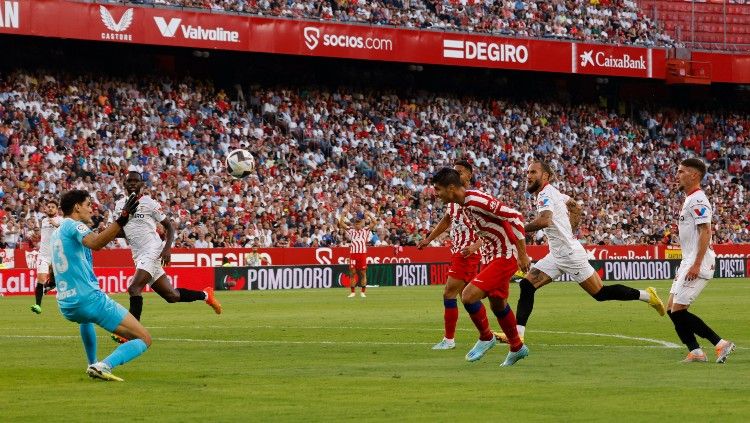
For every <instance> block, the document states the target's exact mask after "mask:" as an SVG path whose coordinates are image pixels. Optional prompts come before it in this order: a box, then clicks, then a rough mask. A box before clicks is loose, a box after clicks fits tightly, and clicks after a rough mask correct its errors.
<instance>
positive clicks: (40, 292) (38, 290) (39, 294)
mask: <svg viewBox="0 0 750 423" xmlns="http://www.w3.org/2000/svg"><path fill="white" fill-rule="evenodd" d="M43 297H44V284H43V283H39V282H37V283H36V286H35V287H34V299H35V300H36V305H38V306H41V305H42V298H43Z"/></svg>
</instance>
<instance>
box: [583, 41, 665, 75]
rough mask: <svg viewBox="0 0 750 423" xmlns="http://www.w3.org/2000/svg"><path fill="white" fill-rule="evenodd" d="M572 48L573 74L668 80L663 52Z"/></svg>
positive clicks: (603, 46) (589, 46) (588, 46)
mask: <svg viewBox="0 0 750 423" xmlns="http://www.w3.org/2000/svg"><path fill="white" fill-rule="evenodd" d="M571 46H572V49H573V53H572V56H571V61H572V62H571V68H572V72H573V73H583V74H588V75H614V76H631V77H639V78H659V79H664V77H665V69H666V68H665V63H666V53H665V50H663V49H650V48H639V47H622V46H615V45H611V44H583V43H577V44H576V43H574V44H571Z"/></svg>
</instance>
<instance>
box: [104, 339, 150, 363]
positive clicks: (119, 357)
mask: <svg viewBox="0 0 750 423" xmlns="http://www.w3.org/2000/svg"><path fill="white" fill-rule="evenodd" d="M147 349H148V346H147V345H146V343H145V342H143V340H141V339H133V340H132V341H128V342H126V343H124V344H122V345H120V346H119V347H117V348H116V349H115V350H114V351H112V354H110V355H109V356H107V358H105V359H104V360H102V362H103V363H104V364H106V365H107V366H109V368H110V369H114V368H115V367H117V366H119V365H122V364H125V363H127V362H128V361H130V360H132V359H134V358H136V357H138V356H139V355H141V354H143V353H144V352H146V350H147Z"/></svg>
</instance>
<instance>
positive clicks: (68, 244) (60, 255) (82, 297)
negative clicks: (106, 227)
mask: <svg viewBox="0 0 750 423" xmlns="http://www.w3.org/2000/svg"><path fill="white" fill-rule="evenodd" d="M89 233H91V229H89V227H88V226H86V224H85V223H83V222H79V221H77V220H73V219H71V218H65V219H64V220H63V221H62V223H61V224H60V227H59V228H58V229H57V230H55V231H54V232H53V233H52V240H51V244H52V269H53V271H54V274H55V282H56V284H57V302H58V304H59V305H60V307H61V308H66V307H76V306H77V305H79V303H80V302H82V301H86V299H87V298H89V297H90V296H91V294H92V293H93V292H96V291H99V283H98V282H97V280H96V275H94V264H93V260H92V256H91V249H90V248H88V247H86V246H85V245H83V238H84V237H85V236H86V235H88V234H89Z"/></svg>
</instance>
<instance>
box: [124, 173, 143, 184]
mask: <svg viewBox="0 0 750 423" xmlns="http://www.w3.org/2000/svg"><path fill="white" fill-rule="evenodd" d="M132 174H135V175H138V179H140V180H141V181H143V174H142V173H141V172H138V171H137V170H131V171H128V174H127V175H126V176H125V178H126V179H127V177H128V176H130V175H132Z"/></svg>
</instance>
